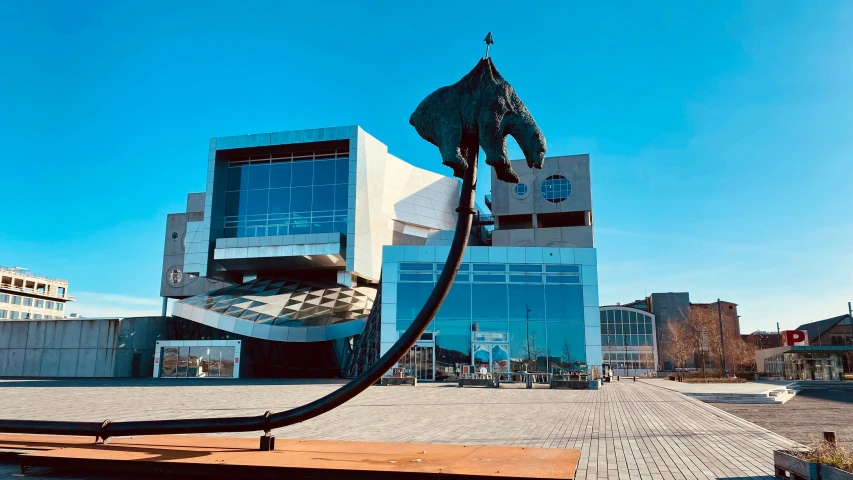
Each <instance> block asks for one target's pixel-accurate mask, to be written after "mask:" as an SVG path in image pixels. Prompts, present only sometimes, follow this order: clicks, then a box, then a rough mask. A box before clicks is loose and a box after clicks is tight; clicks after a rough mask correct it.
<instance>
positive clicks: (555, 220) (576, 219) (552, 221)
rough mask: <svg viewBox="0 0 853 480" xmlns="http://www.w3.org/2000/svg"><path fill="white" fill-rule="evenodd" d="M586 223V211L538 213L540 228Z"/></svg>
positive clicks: (537, 222)
mask: <svg viewBox="0 0 853 480" xmlns="http://www.w3.org/2000/svg"><path fill="white" fill-rule="evenodd" d="M584 225H586V212H560V213H540V214H538V215H536V226H537V227H538V228H555V227H583V226H584Z"/></svg>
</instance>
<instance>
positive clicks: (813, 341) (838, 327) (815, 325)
mask: <svg viewBox="0 0 853 480" xmlns="http://www.w3.org/2000/svg"><path fill="white" fill-rule="evenodd" d="M796 329H797V330H802V331H804V332H806V335H807V336H808V340H809V342H808V343H809V345H816V346H847V347H849V346H853V321H851V317H850V314H849V313H848V314H845V315H839V316H837V317H832V318H827V319H825V320H818V321H816V322H811V323H805V324H803V325H800V326H799V327H797V328H796ZM841 360H842V366H843V369H844V372H845V373H853V352H847V353H846V354H844V355H842V356H841Z"/></svg>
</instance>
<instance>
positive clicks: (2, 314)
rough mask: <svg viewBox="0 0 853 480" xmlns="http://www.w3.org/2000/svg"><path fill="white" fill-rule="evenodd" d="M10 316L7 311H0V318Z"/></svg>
mask: <svg viewBox="0 0 853 480" xmlns="http://www.w3.org/2000/svg"><path fill="white" fill-rule="evenodd" d="M8 316H9V312H8V311H7V310H0V318H6V317H8Z"/></svg>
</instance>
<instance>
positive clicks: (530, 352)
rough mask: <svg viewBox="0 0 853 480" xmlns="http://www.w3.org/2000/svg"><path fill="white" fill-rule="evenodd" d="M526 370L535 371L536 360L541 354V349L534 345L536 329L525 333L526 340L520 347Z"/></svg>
mask: <svg viewBox="0 0 853 480" xmlns="http://www.w3.org/2000/svg"><path fill="white" fill-rule="evenodd" d="M521 354H522V355H523V356H524V363H525V365H526V366H527V371H536V363H537V362H536V361H537V359H538V358H539V357H541V356H542V355H543V352H542V349H541V348H539V347H538V346H537V345H536V331H532V332H530V333H528V334H527V341H526V342H525V344H524V346H523V347H522V348H521Z"/></svg>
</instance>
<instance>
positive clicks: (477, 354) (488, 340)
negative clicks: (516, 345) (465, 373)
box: [471, 332, 509, 373]
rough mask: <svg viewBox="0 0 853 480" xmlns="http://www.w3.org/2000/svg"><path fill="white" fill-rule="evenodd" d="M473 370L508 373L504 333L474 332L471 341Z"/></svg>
mask: <svg viewBox="0 0 853 480" xmlns="http://www.w3.org/2000/svg"><path fill="white" fill-rule="evenodd" d="M471 357H472V362H471V363H472V364H473V365H474V371H475V372H477V373H479V372H480V371H481V370H482V369H483V368H485V369H486V370H487V371H488V372H490V373H509V342H508V341H507V334H506V333H492V332H474V333H473V334H472V341H471Z"/></svg>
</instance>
